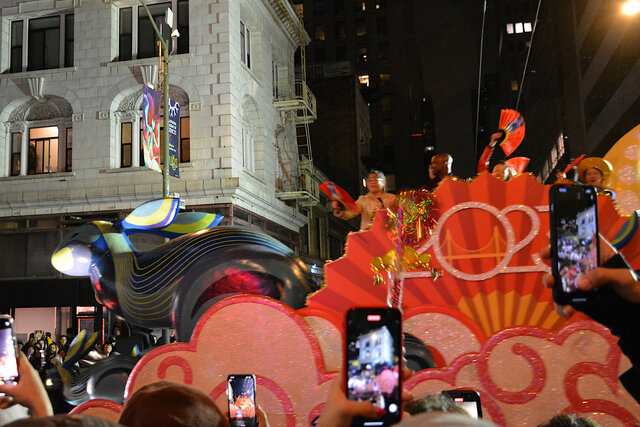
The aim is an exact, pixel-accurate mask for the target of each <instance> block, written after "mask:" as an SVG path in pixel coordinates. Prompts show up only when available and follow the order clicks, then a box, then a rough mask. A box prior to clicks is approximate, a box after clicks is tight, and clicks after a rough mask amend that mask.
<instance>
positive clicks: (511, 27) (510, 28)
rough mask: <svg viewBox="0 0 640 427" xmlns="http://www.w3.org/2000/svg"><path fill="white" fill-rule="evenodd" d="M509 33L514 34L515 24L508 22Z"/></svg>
mask: <svg viewBox="0 0 640 427" xmlns="http://www.w3.org/2000/svg"><path fill="white" fill-rule="evenodd" d="M507 34H513V24H507Z"/></svg>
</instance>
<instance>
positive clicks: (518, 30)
mask: <svg viewBox="0 0 640 427" xmlns="http://www.w3.org/2000/svg"><path fill="white" fill-rule="evenodd" d="M522 32H524V28H523V26H522V22H516V34H520V33H522Z"/></svg>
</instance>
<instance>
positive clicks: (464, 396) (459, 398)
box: [442, 389, 482, 419]
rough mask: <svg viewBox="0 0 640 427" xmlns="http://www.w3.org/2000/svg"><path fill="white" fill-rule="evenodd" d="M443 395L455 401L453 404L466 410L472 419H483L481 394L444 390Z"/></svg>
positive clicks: (473, 391)
mask: <svg viewBox="0 0 640 427" xmlns="http://www.w3.org/2000/svg"><path fill="white" fill-rule="evenodd" d="M442 393H444V394H446V395H447V396H449V397H450V398H451V399H453V402H454V403H455V404H456V405H457V406H459V407H461V408H462V409H464V410H465V411H466V412H467V413H468V414H469V415H470V416H471V417H472V418H476V419H477V418H482V405H481V403H480V394H479V393H478V392H477V391H475V390H460V389H459V390H444V391H443V392H442Z"/></svg>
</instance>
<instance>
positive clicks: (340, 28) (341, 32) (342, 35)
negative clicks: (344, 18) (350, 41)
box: [336, 22, 347, 39]
mask: <svg viewBox="0 0 640 427" xmlns="http://www.w3.org/2000/svg"><path fill="white" fill-rule="evenodd" d="M336 38H337V39H346V38H347V31H346V30H345V26H344V22H336Z"/></svg>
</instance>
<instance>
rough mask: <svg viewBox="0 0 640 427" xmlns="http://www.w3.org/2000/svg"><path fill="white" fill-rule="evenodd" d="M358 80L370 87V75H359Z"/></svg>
mask: <svg viewBox="0 0 640 427" xmlns="http://www.w3.org/2000/svg"><path fill="white" fill-rule="evenodd" d="M358 81H359V82H360V84H361V85H364V86H367V87H369V76H368V75H366V74H365V75H362V76H358Z"/></svg>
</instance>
